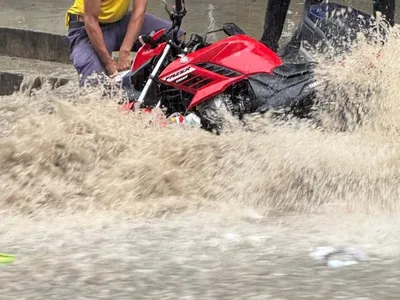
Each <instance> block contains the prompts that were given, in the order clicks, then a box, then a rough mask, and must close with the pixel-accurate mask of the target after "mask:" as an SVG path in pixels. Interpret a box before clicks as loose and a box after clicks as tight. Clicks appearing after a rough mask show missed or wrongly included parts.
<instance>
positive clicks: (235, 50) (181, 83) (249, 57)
mask: <svg viewBox="0 0 400 300" xmlns="http://www.w3.org/2000/svg"><path fill="white" fill-rule="evenodd" d="M202 63H203V64H204V63H211V64H214V65H216V66H221V67H225V68H227V69H229V70H232V71H236V74H234V75H229V76H224V75H221V74H218V73H215V72H214V71H212V70H208V69H206V68H204V67H203V66H199V64H200V65H201V64H202ZM280 65H282V60H281V59H280V57H279V56H277V55H276V54H275V52H273V51H272V50H271V49H269V48H268V47H266V46H265V45H264V44H262V43H260V42H259V41H257V40H255V39H253V38H251V37H249V36H246V35H236V36H231V37H228V38H226V39H223V40H221V41H218V42H216V43H214V44H212V45H210V46H208V47H206V48H203V49H200V50H198V51H196V52H193V53H190V54H188V55H187V57H186V58H182V59H177V60H175V61H174V62H172V63H171V64H170V65H169V66H168V67H167V68H165V69H164V71H163V72H162V73H161V74H160V76H159V79H160V81H162V82H163V83H164V84H167V85H170V86H173V87H175V88H177V89H179V90H183V91H186V92H189V93H192V94H194V97H193V99H192V101H191V103H190V105H189V109H191V108H192V107H194V106H196V105H198V104H200V103H201V102H203V101H205V100H208V99H209V98H211V97H214V96H216V95H218V94H220V93H222V92H223V91H224V90H225V89H226V88H227V87H229V86H230V85H232V84H234V83H235V82H238V81H241V80H243V79H245V78H246V77H247V76H249V75H251V74H257V73H271V71H272V69H274V68H275V67H277V66H280Z"/></svg>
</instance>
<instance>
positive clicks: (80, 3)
mask: <svg viewBox="0 0 400 300" xmlns="http://www.w3.org/2000/svg"><path fill="white" fill-rule="evenodd" d="M84 2H85V0H75V2H74V5H72V7H71V8H70V9H69V10H68V12H67V15H66V16H65V25H66V26H67V28H68V23H69V16H68V13H70V14H76V15H82V16H83V13H84ZM130 2H131V1H130V0H101V7H100V14H99V22H100V23H104V24H106V23H113V22H116V21H119V20H121V19H122V17H123V16H125V15H126V14H127V13H128V11H129V3H130Z"/></svg>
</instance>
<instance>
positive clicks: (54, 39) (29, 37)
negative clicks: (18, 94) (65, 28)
mask: <svg viewBox="0 0 400 300" xmlns="http://www.w3.org/2000/svg"><path fill="white" fill-rule="evenodd" d="M0 41H1V45H0V55H4V56H14V57H22V58H31V59H38V60H43V61H54V62H60V63H66V64H70V63H71V62H70V59H69V50H68V49H69V46H68V40H67V37H66V35H61V34H54V33H49V32H43V31H35V30H27V29H20V28H11V27H0Z"/></svg>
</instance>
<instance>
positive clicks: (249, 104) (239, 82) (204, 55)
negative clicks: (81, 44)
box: [121, 0, 371, 133]
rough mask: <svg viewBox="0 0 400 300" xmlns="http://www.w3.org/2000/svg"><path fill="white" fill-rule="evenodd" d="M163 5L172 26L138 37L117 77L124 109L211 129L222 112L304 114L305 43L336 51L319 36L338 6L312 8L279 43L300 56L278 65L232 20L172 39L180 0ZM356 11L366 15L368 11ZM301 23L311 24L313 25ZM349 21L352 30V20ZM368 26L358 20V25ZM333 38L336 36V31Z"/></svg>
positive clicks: (307, 94) (311, 92)
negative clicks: (211, 38) (218, 35)
mask: <svg viewBox="0 0 400 300" xmlns="http://www.w3.org/2000/svg"><path fill="white" fill-rule="evenodd" d="M165 7H166V10H167V12H168V14H169V16H170V18H171V20H172V22H173V26H172V27H171V29H170V30H168V31H167V30H165V29H162V30H160V31H158V32H155V33H153V34H151V35H149V36H141V37H140V38H139V40H140V41H141V43H142V47H141V48H140V49H139V51H138V52H137V54H136V57H135V59H134V62H133V64H132V68H131V70H130V71H129V72H126V73H125V74H123V75H122V78H121V81H122V87H123V89H124V90H125V91H126V95H127V96H126V98H127V100H128V105H126V106H125V107H126V108H127V109H133V107H135V106H136V105H134V104H135V103H137V104H139V106H140V107H141V108H145V109H150V110H151V109H153V108H155V107H159V108H161V109H162V110H163V111H164V113H165V115H166V116H167V117H169V116H174V117H178V118H177V120H178V122H184V121H185V120H188V119H190V120H192V121H193V120H197V122H198V123H199V124H200V125H201V127H202V128H204V129H206V130H210V131H216V132H217V133H219V132H220V131H221V130H222V128H223V117H222V114H221V113H220V112H221V111H222V110H223V111H228V112H230V113H231V114H233V115H234V116H238V117H239V119H242V118H243V117H244V116H245V115H246V114H253V113H265V112H266V111H268V110H271V109H272V110H274V109H282V108H284V109H285V110H290V111H291V112H293V113H295V114H296V115H298V116H300V117H303V116H307V115H308V114H309V109H310V107H311V105H312V103H313V99H314V97H315V87H316V86H317V85H318V84H320V82H318V81H317V80H316V79H315V78H314V75H313V67H314V65H315V64H314V63H313V62H312V61H310V55H311V54H312V53H311V51H310V50H309V49H310V47H308V48H307V47H305V45H308V46H310V44H311V45H313V46H314V48H313V49H316V44H317V43H320V42H321V41H322V42H324V43H325V44H324V45H325V48H324V47H319V49H325V50H326V49H332V48H335V47H336V48H335V49H338V47H337V45H332V40H330V41H328V40H327V38H326V36H327V34H326V32H328V31H329V30H331V29H332V28H333V26H332V25H331V26H330V27H329V26H328V27H326V26H327V25H326V24H327V23H326V22H327V20H329V19H328V18H327V16H328V15H329V13H331V14H332V13H333V12H334V11H335V9H337V8H338V7H339V9H340V8H341V6H340V5H337V4H333V5H332V4H330V5H325V6H324V5H319V6H314V7H311V9H310V11H309V12H308V15H307V16H306V18H305V19H304V21H303V23H302V24H301V26H300V27H299V28H298V31H297V32H296V34H295V37H294V38H293V39H292V41H291V42H290V43H289V44H288V45H287V47H286V48H285V52H286V55H287V56H288V57H289V56H292V57H293V53H294V52H293V49H295V52H296V60H298V61H299V58H301V57H303V58H306V59H305V61H303V62H297V63H288V62H286V63H284V62H283V59H282V58H281V57H279V56H278V55H277V54H276V53H275V52H273V51H272V50H271V49H269V48H268V47H266V46H265V45H264V44H262V43H261V42H260V41H258V40H256V39H254V38H252V37H250V36H248V35H246V34H245V33H244V32H243V31H242V30H241V29H240V28H239V27H238V26H236V25H235V24H233V23H228V24H224V25H223V28H222V29H220V30H216V31H212V32H208V33H207V34H206V35H205V36H204V37H202V36H200V35H198V34H192V35H191V37H190V40H189V42H188V43H184V42H182V41H180V40H179V38H178V30H179V29H180V27H181V23H182V20H183V18H184V16H185V15H186V8H185V3H184V0H175V7H174V8H173V10H172V11H169V10H168V7H167V5H166V4H165ZM351 14H353V15H354V16H355V17H353V18H350V20H354V19H355V18H357V14H358V15H360V14H363V13H362V12H360V11H356V10H351ZM363 15H364V16H366V17H365V19H366V20H371V16H369V15H367V14H363ZM368 17H369V18H368ZM313 18H314V19H313ZM339 21H343V20H339ZM307 22H308V23H310V22H311V23H312V24H317V23H318V24H319V27H318V28H317V27H316V26H312V24H311V25H310V24H308V23H307ZM324 22H325V23H324ZM330 22H331V21H330ZM331 23H332V22H331ZM328 24H329V23H328ZM323 26H325V27H323ZM351 26H352V27H351V28H355V27H354V24H352V25H351ZM369 26H370V24H366V23H365V24H364V28H368V27H369ZM342 27H343V26H342ZM321 28H322V29H324V30H321ZM327 28H328V29H329V30H328V29H327ZM349 28H350V25H349ZM318 30H319V31H318ZM217 31H223V32H224V33H225V34H226V35H227V36H228V37H227V38H224V39H222V40H220V41H217V42H215V43H207V35H208V34H210V33H214V32H217ZM356 31H360V28H358V29H357V30H356ZM331 35H332V34H331ZM347 36H349V35H347ZM350 38H351V36H350ZM340 40H341V41H343V37H342V36H341V39H340ZM293 45H295V46H293ZM306 49H307V50H306Z"/></svg>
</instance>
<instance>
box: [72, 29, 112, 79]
mask: <svg viewBox="0 0 400 300" xmlns="http://www.w3.org/2000/svg"><path fill="white" fill-rule="evenodd" d="M101 29H102V32H103V37H104V42H105V44H106V47H107V50H108V51H109V53H110V54H111V52H112V50H113V48H115V47H116V44H117V34H116V33H117V32H116V31H117V27H116V26H115V25H114V24H110V25H107V26H102V27H101ZM68 39H69V42H70V59H71V62H72V64H73V66H74V67H75V69H76V70H77V72H78V74H79V76H80V79H79V84H80V86H83V85H84V83H85V81H86V79H87V77H88V76H90V75H92V74H94V73H97V74H99V75H100V76H102V75H101V74H104V73H105V69H104V66H103V63H102V62H101V60H100V58H99V56H98V55H97V53H96V51H95V50H94V48H93V47H92V44H91V42H90V40H89V37H88V34H87V32H86V30H85V27H81V28H77V29H70V30H69V31H68ZM100 78H101V77H100ZM92 81H93V82H91V84H94V85H96V84H97V83H98V80H97V79H96V78H95V79H93V80H92Z"/></svg>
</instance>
